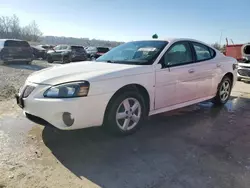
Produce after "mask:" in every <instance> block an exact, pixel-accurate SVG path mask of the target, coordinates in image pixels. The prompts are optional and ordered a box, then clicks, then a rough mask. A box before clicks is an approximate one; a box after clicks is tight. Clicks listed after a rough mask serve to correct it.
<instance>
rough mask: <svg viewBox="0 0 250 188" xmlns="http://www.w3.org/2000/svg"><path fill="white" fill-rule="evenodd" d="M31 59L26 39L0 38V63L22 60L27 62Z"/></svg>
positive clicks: (30, 50)
mask: <svg viewBox="0 0 250 188" xmlns="http://www.w3.org/2000/svg"><path fill="white" fill-rule="evenodd" d="M32 60H33V53H32V49H31V47H30V45H29V43H28V42H27V41H23V40H16V39H0V63H1V64H3V63H9V62H22V63H27V64H29V63H30V62H31V61H32Z"/></svg>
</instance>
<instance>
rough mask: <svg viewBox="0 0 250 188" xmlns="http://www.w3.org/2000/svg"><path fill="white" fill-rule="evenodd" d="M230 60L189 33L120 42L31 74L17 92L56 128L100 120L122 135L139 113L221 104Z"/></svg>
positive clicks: (28, 109)
mask: <svg viewBox="0 0 250 188" xmlns="http://www.w3.org/2000/svg"><path fill="white" fill-rule="evenodd" d="M236 79H237V61H236V60H235V59H233V58H231V57H226V56H224V55H223V54H222V53H220V52H219V51H217V50H216V49H214V48H212V47H210V46H209V45H207V44H205V43H203V42H200V41H196V40H192V39H170V40H145V41H133V42H128V43H125V44H122V45H120V46H118V47H116V48H113V49H112V50H111V51H109V52H108V53H106V54H105V55H103V56H101V57H100V58H98V59H97V60H96V61H95V62H93V61H91V62H79V63H73V64H67V65H62V66H57V67H52V68H47V69H44V70H41V71H38V72H35V73H33V74H32V75H30V76H29V77H28V79H27V81H26V82H25V85H24V86H23V87H22V88H21V89H20V91H19V94H18V95H17V96H16V98H17V103H18V104H19V106H21V107H22V108H23V111H24V113H25V115H26V116H27V117H28V118H29V119H32V120H35V121H37V120H45V121H46V122H48V123H50V124H52V125H53V126H55V127H57V128H59V129H63V130H72V129H81V128H86V127H92V126H101V125H103V126H106V127H107V128H108V129H109V130H112V131H114V132H115V133H120V134H129V133H132V132H134V131H135V130H137V129H138V128H139V127H140V126H141V125H142V120H143V119H144V118H145V117H146V116H151V115H154V114H158V113H162V112H166V111H170V110H174V109H177V108H181V107H184V106H188V105H191V104H195V103H199V102H201V101H205V100H208V99H213V100H212V101H213V102H214V103H215V104H224V103H226V102H227V100H228V99H229V97H230V93H231V89H232V87H233V85H234V84H235V81H236Z"/></svg>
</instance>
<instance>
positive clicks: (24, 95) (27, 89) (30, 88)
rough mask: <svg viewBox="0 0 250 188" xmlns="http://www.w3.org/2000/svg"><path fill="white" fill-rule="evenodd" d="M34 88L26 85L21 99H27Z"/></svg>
mask: <svg viewBox="0 0 250 188" xmlns="http://www.w3.org/2000/svg"><path fill="white" fill-rule="evenodd" d="M35 88H36V87H34V86H29V85H27V86H26V87H25V88H24V90H23V93H22V97H23V98H27V97H28V96H29V95H30V94H31V92H32V91H33V90H34V89H35Z"/></svg>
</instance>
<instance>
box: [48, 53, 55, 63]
mask: <svg viewBox="0 0 250 188" xmlns="http://www.w3.org/2000/svg"><path fill="white" fill-rule="evenodd" d="M47 61H48V63H53V62H54V61H53V59H52V57H51V56H50V55H48V56H47Z"/></svg>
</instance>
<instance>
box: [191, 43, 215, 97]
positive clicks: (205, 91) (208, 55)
mask: <svg viewBox="0 0 250 188" xmlns="http://www.w3.org/2000/svg"><path fill="white" fill-rule="evenodd" d="M191 43H192V46H193V49H194V52H195V60H196V68H195V69H196V76H197V80H196V81H197V98H205V97H209V96H213V95H214V94H215V92H216V89H217V83H218V81H217V80H218V79H217V68H218V67H219V64H218V65H217V62H216V61H215V60H214V57H215V51H214V50H213V49H212V48H210V47H208V46H206V45H204V44H201V43H198V42H191Z"/></svg>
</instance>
